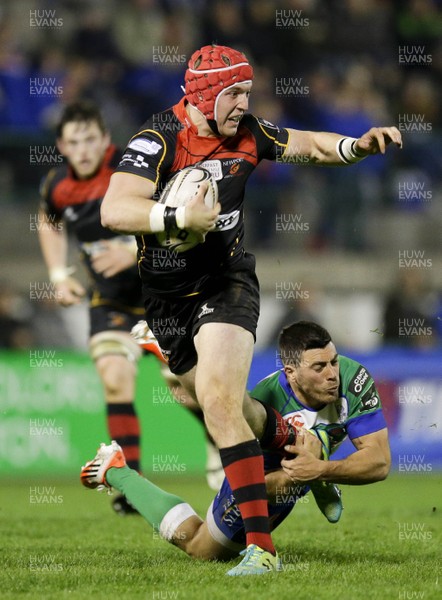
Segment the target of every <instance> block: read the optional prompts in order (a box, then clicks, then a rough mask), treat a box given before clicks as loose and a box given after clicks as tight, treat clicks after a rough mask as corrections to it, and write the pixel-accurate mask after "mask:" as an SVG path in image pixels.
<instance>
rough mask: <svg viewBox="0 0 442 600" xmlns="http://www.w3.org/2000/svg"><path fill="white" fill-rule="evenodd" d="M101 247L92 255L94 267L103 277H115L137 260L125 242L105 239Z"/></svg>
mask: <svg viewBox="0 0 442 600" xmlns="http://www.w3.org/2000/svg"><path fill="white" fill-rule="evenodd" d="M101 247H102V250H101V251H100V252H97V253H96V254H95V255H94V256H93V257H92V268H93V269H94V271H95V272H96V273H99V274H100V275H103V277H106V278H107V277H113V276H114V275H117V273H120V272H121V271H124V270H125V269H128V268H129V267H132V266H133V265H135V264H136V262H137V260H136V257H135V254H134V252H132V250H131V249H130V248H128V247H127V246H126V245H125V244H116V243H114V242H110V241H103V242H102V243H101Z"/></svg>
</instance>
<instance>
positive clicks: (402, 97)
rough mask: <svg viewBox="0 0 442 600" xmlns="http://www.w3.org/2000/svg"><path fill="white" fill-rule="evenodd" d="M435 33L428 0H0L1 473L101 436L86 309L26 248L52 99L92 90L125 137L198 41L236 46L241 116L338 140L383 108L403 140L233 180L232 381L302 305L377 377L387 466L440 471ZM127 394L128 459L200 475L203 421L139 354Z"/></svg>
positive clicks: (69, 465)
mask: <svg viewBox="0 0 442 600" xmlns="http://www.w3.org/2000/svg"><path fill="white" fill-rule="evenodd" d="M441 32H442V15H441V12H440V3H439V2H437V1H436V0H433V1H432V0H422V1H411V0H410V1H406V2H399V1H396V2H395V1H375V0H365V1H364V2H357V1H354V0H345V1H339V2H338V1H332V0H331V1H329V2H326V3H325V2H319V1H315V0H299V1H283V0H280V1H272V0H256V1H253V2H252V1H235V2H228V1H218V2H216V1H215V2H208V1H206V0H192V1H190V0H175V1H172V0H171V1H169V2H167V1H165V2H159V1H155V0H132V1H128V2H124V3H122V2H116V1H111V0H109V1H106V2H101V1H95V2H93V1H87V0H76V1H73V0H72V1H69V0H64V1H63V0H60V1H57V2H52V1H49V0H47V1H46V2H45V1H42V2H33V1H29V0H22V1H20V2H13V1H12V0H6V1H4V2H3V3H2V7H1V9H0V42H1V43H0V48H1V50H0V189H1V190H2V191H1V200H0V202H1V215H2V219H1V223H2V233H1V236H0V256H1V258H0V261H1V292H0V323H1V345H2V351H1V354H0V394H1V396H0V403H1V404H0V406H1V414H2V419H1V422H0V469H1V472H2V473H3V474H7V475H11V474H14V475H24V476H27V477H29V478H30V481H32V483H34V484H35V483H36V481H38V477H39V476H40V474H41V475H42V476H43V475H48V474H50V475H51V476H57V475H73V474H75V473H77V472H78V468H79V465H80V464H82V462H83V461H84V459H85V458H87V457H89V456H90V454H91V452H93V450H94V449H95V447H96V445H97V442H98V441H100V440H101V439H105V425H104V411H103V400H102V391H101V387H100V384H99V381H98V378H97V376H96V374H95V371H94V368H93V366H92V365H91V363H90V360H89V358H88V356H87V352H86V338H87V319H86V311H85V308H84V307H80V308H79V309H72V310H63V311H62V310H60V309H58V308H56V306H55V304H54V302H53V291H51V287H50V286H49V284H48V283H47V274H46V271H45V269H44V266H43V260H42V258H41V254H40V251H39V248H38V239H37V229H38V220H37V209H38V186H39V181H40V179H41V177H42V176H43V175H44V174H45V173H46V172H47V170H48V169H49V168H51V167H52V166H56V165H57V164H59V161H60V157H59V156H58V155H57V153H56V149H55V146H54V135H53V126H54V124H55V122H56V120H57V117H58V115H59V114H60V111H61V110H62V108H63V106H64V105H65V104H66V103H67V102H70V101H72V100H75V99H77V98H84V97H87V98H92V99H94V100H96V101H97V102H98V103H99V105H100V106H101V107H102V109H103V111H104V114H105V117H106V120H107V122H108V124H109V127H110V129H111V132H112V135H113V138H114V140H115V141H117V142H118V143H119V144H120V145H122V146H124V144H125V142H126V141H127V139H128V137H129V136H130V135H131V134H132V133H133V132H134V131H135V130H136V129H137V128H138V127H139V125H140V124H141V123H142V122H143V121H144V120H145V119H146V118H147V117H148V116H149V115H150V114H151V113H152V112H155V111H158V110H163V109H164V108H166V107H167V106H170V105H171V104H173V103H174V102H176V101H177V100H178V99H179V98H180V96H181V91H180V85H181V83H182V77H183V71H184V69H185V66H186V62H187V59H188V58H189V56H190V54H191V52H192V50H193V49H194V48H196V47H198V46H199V45H202V44H205V43H210V42H211V41H215V42H218V43H220V44H228V45H232V46H234V47H238V48H240V49H242V50H244V51H245V52H246V54H247V55H248V57H249V58H250V60H251V61H252V62H253V64H254V66H255V73H256V79H255V83H254V92H253V96H252V102H251V110H252V111H253V112H254V113H255V114H257V115H260V116H263V117H264V118H266V119H268V120H270V121H274V122H276V123H278V124H282V125H287V126H292V127H295V128H300V129H315V130H326V131H327V130H328V131H339V132H341V133H343V134H348V135H352V136H358V135H360V134H362V133H363V132H364V131H366V130H368V128H369V127H370V126H372V125H378V124H397V125H398V126H399V128H400V129H401V131H402V134H403V136H404V148H403V150H402V151H397V150H396V149H392V151H391V152H388V153H387V156H386V157H374V158H370V159H368V160H366V161H364V162H362V163H361V164H359V165H357V166H354V167H351V168H350V169H342V170H337V169H335V170H334V169H323V170H322V169H314V168H305V169H304V168H302V165H300V166H296V167H288V166H281V165H274V164H270V163H262V164H261V165H260V168H259V169H258V170H257V172H256V174H255V175H254V178H253V179H252V180H251V181H250V184H249V187H248V192H247V201H246V205H247V209H246V219H247V225H246V226H247V235H248V245H249V248H250V249H251V250H252V251H254V252H255V253H256V255H257V262H258V274H259V276H260V280H261V285H262V316H261V321H260V327H259V332H258V343H257V352H256V357H255V359H254V364H253V368H252V371H251V375H250V385H252V384H253V383H254V382H256V381H257V380H258V379H259V378H260V377H261V376H262V375H264V374H267V373H268V372H269V371H271V370H274V369H275V368H278V366H279V360H278V356H277V352H276V347H275V340H276V332H277V331H278V329H279V327H280V325H281V323H283V322H285V321H287V320H290V319H297V318H304V317H306V318H313V319H315V320H317V321H319V322H321V323H322V324H323V325H324V326H326V327H327V328H328V329H329V330H330V332H331V333H332V336H333V337H334V340H335V342H336V343H337V345H338V347H339V350H340V351H341V352H343V353H348V354H350V355H351V356H353V357H355V358H357V359H359V360H360V361H361V362H363V364H364V365H365V366H367V367H368V369H369V370H370V371H371V373H372V375H373V376H374V377H375V379H376V380H377V382H378V385H379V388H380V390H381V394H382V398H383V402H384V405H385V410H386V416H387V419H388V422H389V426H390V431H391V434H392V436H391V439H392V447H393V468H394V469H396V470H398V471H400V472H401V471H419V472H423V473H422V476H425V472H429V471H434V470H435V469H436V468H441V467H442V458H441V455H440V443H441V441H442V440H441V435H442V434H441V416H442V384H441V378H440V365H441V364H442V360H441V359H442V350H441V331H442V330H441V323H442V322H441V319H440V316H438V315H440V306H441V290H440V282H441V267H442V253H441V247H440V226H441V221H442V214H441V209H440V196H441V180H440V173H441V166H442V165H441V159H440V156H441V152H440V150H441V146H442V137H441V130H440V125H441V124H440V112H438V110H437V109H438V107H439V106H440V87H439V86H440V81H441V70H442V47H441V39H442V38H441ZM72 256H73V258H72V262H73V263H75V264H77V269H78V273H79V275H80V277H82V276H84V275H83V272H82V267H81V264H78V261H77V259H76V258H75V251H74V249H73V253H72ZM51 296H52V297H51ZM394 299H395V300H394ZM393 300H394V302H393ZM387 305H388V306H390V309H391V310H390V312H389V313H388V315H386V308H387ZM392 307H393V308H392ZM391 315H392V316H391ZM387 317H388V318H387ZM399 319H402V325H401V330H400V331H399V330H398V324H399ZM391 320H392V321H393V324H392V323H391V322H387V321H391ZM392 328H393V333H392V334H391V335H390V336H388V335H387V329H388V330H391V329H392ZM394 329H396V333H395V332H394ZM232 351H234V349H232ZM137 403H138V406H139V410H140V412H141V414H142V415H143V428H144V432H145V435H144V438H143V445H144V446H143V447H144V459H143V460H144V462H143V467H144V470H145V472H146V473H148V474H149V473H155V474H157V475H159V474H162V473H163V472H164V473H165V474H166V473H167V474H169V473H170V474H173V473H177V472H181V473H183V472H185V473H200V472H201V471H202V469H203V467H204V444H203V435H202V432H201V430H200V429H199V427H198V426H197V425H196V423H195V422H194V421H193V420H192V418H191V417H190V416H189V415H188V414H187V413H185V411H183V410H182V409H181V408H180V407H179V406H177V405H176V404H174V403H173V402H172V400H171V398H170V396H169V395H168V393H167V390H166V388H165V386H164V383H163V382H162V380H161V379H160V377H159V372H158V366H157V365H156V364H155V363H154V361H153V360H150V359H146V360H144V361H143V364H142V366H141V377H140V382H139V386H138V392H137ZM438 444H439V446H438ZM438 449H439V450H438ZM158 465H160V467H158Z"/></svg>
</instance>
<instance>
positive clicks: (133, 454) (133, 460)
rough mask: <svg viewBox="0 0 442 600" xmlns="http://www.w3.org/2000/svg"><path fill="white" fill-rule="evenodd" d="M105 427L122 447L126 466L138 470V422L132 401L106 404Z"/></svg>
mask: <svg viewBox="0 0 442 600" xmlns="http://www.w3.org/2000/svg"><path fill="white" fill-rule="evenodd" d="M107 427H108V431H109V435H110V437H111V439H112V440H115V441H116V442H117V444H119V445H120V446H121V447H122V448H123V452H124V455H125V457H126V461H127V464H128V466H129V467H130V468H131V469H135V470H136V471H140V424H139V421H138V417H137V415H136V413H135V409H134V405H133V403H129V402H119V403H118V404H107Z"/></svg>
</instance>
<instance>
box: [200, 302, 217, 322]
mask: <svg viewBox="0 0 442 600" xmlns="http://www.w3.org/2000/svg"><path fill="white" fill-rule="evenodd" d="M214 310H215V309H214V308H209V307H208V306H207V302H206V304H203V305H202V307H201V312H200V314H199V315H198V316H197V319H201V317H204V316H206V315H211V314H212V313H213V311H214Z"/></svg>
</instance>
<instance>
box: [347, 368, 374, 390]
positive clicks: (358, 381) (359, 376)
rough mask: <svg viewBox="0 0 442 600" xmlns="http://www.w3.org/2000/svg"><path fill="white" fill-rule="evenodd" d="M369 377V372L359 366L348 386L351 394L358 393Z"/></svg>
mask: <svg viewBox="0 0 442 600" xmlns="http://www.w3.org/2000/svg"><path fill="white" fill-rule="evenodd" d="M369 377H370V373H369V372H368V371H367V369H366V368H365V367H359V370H358V372H357V373H356V376H355V378H354V379H353V381H352V382H351V383H350V385H349V386H348V389H349V390H350V392H351V393H352V394H356V395H357V394H360V393H361V392H362V389H363V387H364V385H365V384H366V383H367V381H368V379H369Z"/></svg>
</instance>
